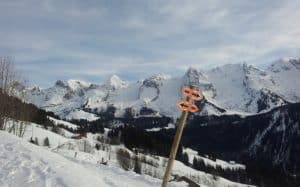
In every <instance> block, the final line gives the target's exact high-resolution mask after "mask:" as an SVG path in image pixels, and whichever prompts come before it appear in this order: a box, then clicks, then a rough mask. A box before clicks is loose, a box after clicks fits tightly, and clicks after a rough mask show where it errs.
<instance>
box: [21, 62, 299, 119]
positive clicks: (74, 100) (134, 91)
mask: <svg viewBox="0 0 300 187" xmlns="http://www.w3.org/2000/svg"><path fill="white" fill-rule="evenodd" d="M299 64H300V60H295V59H290V60H279V61H276V62H274V63H273V64H271V65H270V67H268V68H267V69H266V70H260V69H258V68H255V67H253V66H249V65H247V64H229V65H225V66H221V67H217V68H214V69H211V70H206V71H204V70H196V69H193V68H190V69H188V71H187V72H186V73H185V75H184V76H183V77H175V78H171V77H169V76H165V75H161V74H159V75H155V76H151V77H149V78H146V79H145V80H143V81H138V82H135V83H130V84H129V83H127V82H125V81H122V80H121V79H120V78H119V77H117V76H116V75H113V76H112V77H110V78H109V79H108V81H106V82H105V83H104V84H102V85H96V84H91V83H85V82H83V81H75V80H70V81H57V82H56V84H55V85H54V86H53V87H51V88H48V89H40V88H32V89H27V90H26V93H27V98H28V102H31V103H34V104H35V105H37V106H39V107H41V108H44V109H46V110H49V111H53V112H55V113H56V114H58V115H60V116H61V117H63V118H68V119H71V118H76V119H79V118H82V119H88V120H94V119H97V116H95V115H94V114H95V113H99V112H101V111H105V110H106V109H107V108H108V107H110V106H114V107H115V108H116V113H115V114H116V115H119V116H120V115H122V114H124V110H125V109H126V108H132V109H133V111H134V112H135V113H139V111H140V109H141V108H151V109H152V110H154V111H157V112H158V113H159V114H162V115H167V116H170V117H177V116H178V115H179V111H178V110H177V108H176V102H177V101H178V100H179V99H180V98H181V97H182V95H181V91H180V90H181V88H182V87H183V86H186V85H194V86H197V87H199V88H200V89H201V90H202V91H203V93H204V95H205V98H206V101H207V102H206V103H207V105H206V107H205V109H204V110H203V111H202V112H201V113H200V115H206V114H208V115H210V114H216V115H221V114H232V113H238V114H255V113H260V112H265V111H268V110H270V109H272V108H274V107H276V106H281V105H284V104H286V103H289V102H291V103H294V102H300V81H298V80H299V79H300V65H299ZM87 113H90V114H87Z"/></svg>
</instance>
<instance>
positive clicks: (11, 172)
mask: <svg viewBox="0 0 300 187" xmlns="http://www.w3.org/2000/svg"><path fill="white" fill-rule="evenodd" d="M0 139H1V142H0V165H1V167H0V186H3V187H12V186H13V187H21V186H32V187H43V186H46V187H68V186H70V187H82V186H87V187H94V186H101V187H116V186H118V187H128V186H130V187H135V186H137V187H141V186H145V187H147V186H149V187H150V186H160V184H161V181H160V180H159V179H155V178H152V177H148V176H142V175H136V174H134V173H133V172H126V171H123V170H121V169H119V168H115V167H106V166H101V167H100V166H95V165H92V164H89V163H83V162H82V163H77V162H76V161H75V160H72V159H67V158H65V157H63V156H61V155H59V154H56V153H53V152H51V151H49V150H45V149H43V148H41V147H38V146H36V145H33V144H30V143H28V142H25V141H23V140H22V139H20V138H17V137H15V136H13V135H11V134H8V133H7V132H3V131H0ZM170 186H185V184H184V183H177V184H172V183H171V184H170Z"/></svg>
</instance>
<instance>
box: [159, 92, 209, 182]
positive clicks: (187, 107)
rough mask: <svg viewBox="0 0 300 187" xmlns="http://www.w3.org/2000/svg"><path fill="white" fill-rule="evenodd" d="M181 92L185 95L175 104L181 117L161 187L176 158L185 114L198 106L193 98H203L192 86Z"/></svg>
mask: <svg viewBox="0 0 300 187" xmlns="http://www.w3.org/2000/svg"><path fill="white" fill-rule="evenodd" d="M182 94H183V95H185V96H186V98H185V99H184V100H181V101H179V102H178V103H177V106H178V108H179V109H180V110H182V114H181V117H180V119H179V123H178V127H177V130H176V134H175V137H174V141H173V144H172V148H171V152H170V156H169V161H168V165H167V168H166V172H165V175H164V178H163V182H162V184H161V186H162V187H166V186H167V184H168V181H169V177H170V175H171V171H172V167H173V164H174V160H175V158H176V154H177V150H178V145H179V142H180V139H181V136H182V132H183V128H184V124H185V122H186V119H187V116H188V114H189V112H197V111H198V110H199V108H198V107H197V106H196V105H195V104H194V103H193V100H196V101H200V100H202V99H203V94H202V92H201V91H200V90H197V89H195V88H193V87H185V88H183V89H182Z"/></svg>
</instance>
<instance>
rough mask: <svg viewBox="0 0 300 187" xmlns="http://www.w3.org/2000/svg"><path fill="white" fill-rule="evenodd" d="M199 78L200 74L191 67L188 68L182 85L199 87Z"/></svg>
mask: <svg viewBox="0 0 300 187" xmlns="http://www.w3.org/2000/svg"><path fill="white" fill-rule="evenodd" d="M201 77H203V75H202V73H201V72H199V71H198V70H197V69H195V68H193V67H190V68H189V69H188V70H187V71H186V73H185V74H184V76H183V84H184V86H188V85H191V86H195V87H199V82H200V78H201Z"/></svg>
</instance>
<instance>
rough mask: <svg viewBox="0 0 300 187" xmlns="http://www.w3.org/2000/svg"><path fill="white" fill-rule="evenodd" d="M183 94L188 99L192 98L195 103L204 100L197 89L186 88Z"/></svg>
mask: <svg viewBox="0 0 300 187" xmlns="http://www.w3.org/2000/svg"><path fill="white" fill-rule="evenodd" d="M182 93H183V95H185V96H186V97H190V98H191V99H193V100H195V101H200V100H202V99H203V94H202V92H201V91H199V90H197V89H195V88H189V87H185V88H183V89H182Z"/></svg>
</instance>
